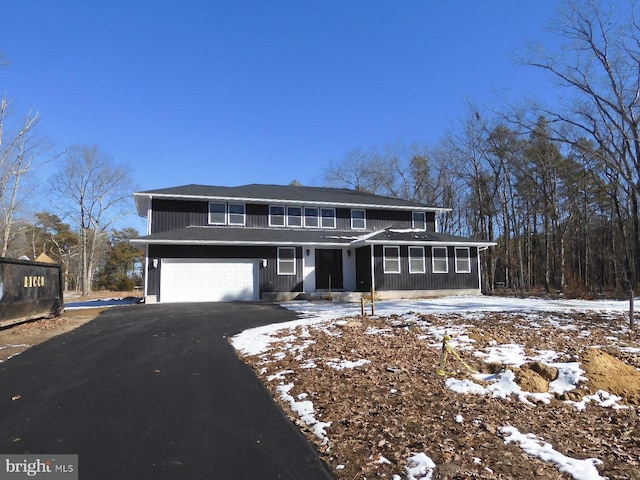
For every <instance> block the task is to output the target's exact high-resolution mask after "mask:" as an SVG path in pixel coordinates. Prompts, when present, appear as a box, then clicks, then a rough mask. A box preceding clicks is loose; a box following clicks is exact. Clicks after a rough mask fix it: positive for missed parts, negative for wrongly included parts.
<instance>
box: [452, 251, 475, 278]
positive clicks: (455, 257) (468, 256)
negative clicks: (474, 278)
mask: <svg viewBox="0 0 640 480" xmlns="http://www.w3.org/2000/svg"><path fill="white" fill-rule="evenodd" d="M458 250H466V251H467V258H466V260H467V264H468V265H469V268H468V270H458ZM453 257H454V263H455V266H456V273H471V249H470V248H469V247H454V248H453Z"/></svg>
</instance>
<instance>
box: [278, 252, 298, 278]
mask: <svg viewBox="0 0 640 480" xmlns="http://www.w3.org/2000/svg"><path fill="white" fill-rule="evenodd" d="M282 250H293V259H289V258H287V259H281V258H280V252H281V251H282ZM296 261H297V258H296V247H278V254H277V256H276V265H277V268H276V270H277V274H278V275H289V276H291V275H295V274H296ZM291 262H293V272H292V273H291V272H286V273H281V272H280V265H281V264H282V263H286V264H289V263H291Z"/></svg>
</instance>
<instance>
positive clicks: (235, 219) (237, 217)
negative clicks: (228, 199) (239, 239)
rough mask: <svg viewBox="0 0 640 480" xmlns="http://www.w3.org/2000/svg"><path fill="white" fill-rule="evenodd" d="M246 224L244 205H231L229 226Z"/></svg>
mask: <svg viewBox="0 0 640 480" xmlns="http://www.w3.org/2000/svg"><path fill="white" fill-rule="evenodd" d="M244 223H245V207H244V203H230V204H229V225H242V226H244Z"/></svg>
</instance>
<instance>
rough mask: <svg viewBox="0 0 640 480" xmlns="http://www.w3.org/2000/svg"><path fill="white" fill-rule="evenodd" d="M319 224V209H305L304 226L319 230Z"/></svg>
mask: <svg viewBox="0 0 640 480" xmlns="http://www.w3.org/2000/svg"><path fill="white" fill-rule="evenodd" d="M319 224H320V221H319V219H318V207H304V226H305V227H307V228H314V227H315V228H317V227H318V225H319Z"/></svg>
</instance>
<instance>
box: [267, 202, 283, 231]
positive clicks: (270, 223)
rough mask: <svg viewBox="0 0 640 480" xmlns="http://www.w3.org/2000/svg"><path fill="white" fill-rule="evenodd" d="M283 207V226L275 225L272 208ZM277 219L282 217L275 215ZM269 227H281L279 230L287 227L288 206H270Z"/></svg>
mask: <svg viewBox="0 0 640 480" xmlns="http://www.w3.org/2000/svg"><path fill="white" fill-rule="evenodd" d="M280 207H282V225H280V224H275V223H272V222H271V217H272V215H271V208H280ZM274 216H276V217H279V216H280V215H274ZM269 226H270V227H277V228H278V227H279V228H284V227H286V226H287V206H286V205H269Z"/></svg>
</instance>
